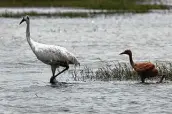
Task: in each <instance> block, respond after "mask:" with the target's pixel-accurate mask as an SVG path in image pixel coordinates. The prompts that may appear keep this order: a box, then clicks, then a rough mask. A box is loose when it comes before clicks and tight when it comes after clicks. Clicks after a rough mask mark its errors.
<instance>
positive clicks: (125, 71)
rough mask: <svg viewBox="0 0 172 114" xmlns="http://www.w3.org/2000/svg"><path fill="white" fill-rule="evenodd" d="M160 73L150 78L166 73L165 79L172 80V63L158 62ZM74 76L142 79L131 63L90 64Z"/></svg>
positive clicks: (157, 78)
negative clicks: (92, 65)
mask: <svg viewBox="0 0 172 114" xmlns="http://www.w3.org/2000/svg"><path fill="white" fill-rule="evenodd" d="M156 67H157V68H158V71H159V75H158V76H157V77H154V78H150V79H148V80H152V79H156V80H157V81H159V80H160V77H161V76H162V75H165V80H169V81H172V63H170V62H158V63H156ZM73 77H74V80H75V81H78V80H79V81H87V80H92V81H95V80H99V81H114V80H118V81H126V80H140V77H139V76H138V75H137V73H136V72H135V71H134V70H133V69H132V68H131V66H130V64H126V63H117V64H113V65H109V64H106V65H104V66H103V67H100V68H97V69H92V68H89V67H88V66H86V67H84V68H83V69H82V70H79V71H74V72H73Z"/></svg>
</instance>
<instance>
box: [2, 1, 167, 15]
mask: <svg viewBox="0 0 172 114" xmlns="http://www.w3.org/2000/svg"><path fill="white" fill-rule="evenodd" d="M144 1H147V0H36V1H33V0H1V4H0V7H72V8H86V9H99V10H108V11H107V12H99V13H98V12H92V13H91V12H89V13H71V12H69V13H36V12H30V13H29V14H28V15H32V16H36V15H37V16H40V15H42V16H68V17H88V16H90V15H95V14H102V13H104V14H111V13H124V12H132V13H144V12H148V11H150V10H152V9H168V6H166V5H163V4H142V3H143V2H144ZM20 15H24V14H23V13H18V14H12V13H4V14H1V16H4V17H12V16H13V17H19V16H20Z"/></svg>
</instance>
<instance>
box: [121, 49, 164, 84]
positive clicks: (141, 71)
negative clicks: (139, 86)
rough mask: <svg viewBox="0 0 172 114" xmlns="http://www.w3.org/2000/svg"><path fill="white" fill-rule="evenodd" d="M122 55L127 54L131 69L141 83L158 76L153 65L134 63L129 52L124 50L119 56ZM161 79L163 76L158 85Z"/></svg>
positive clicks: (149, 63)
mask: <svg viewBox="0 0 172 114" xmlns="http://www.w3.org/2000/svg"><path fill="white" fill-rule="evenodd" d="M122 54H127V55H128V56H129V60H130V64H131V66H132V68H133V69H134V70H135V71H136V72H137V74H138V75H139V76H140V78H141V81H142V83H144V82H145V79H146V78H149V77H155V76H158V70H157V69H156V68H155V65H154V64H152V63H151V62H143V63H134V62H133V58H132V52H131V50H125V51H124V52H122V53H120V55H122ZM163 78H164V75H163V76H162V78H161V79H160V81H159V83H161V82H162V80H163Z"/></svg>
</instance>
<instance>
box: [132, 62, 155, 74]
mask: <svg viewBox="0 0 172 114" xmlns="http://www.w3.org/2000/svg"><path fill="white" fill-rule="evenodd" d="M154 68H155V65H154V64H152V63H150V62H145V63H136V64H135V65H134V69H135V70H136V71H137V72H143V71H148V70H152V69H154Z"/></svg>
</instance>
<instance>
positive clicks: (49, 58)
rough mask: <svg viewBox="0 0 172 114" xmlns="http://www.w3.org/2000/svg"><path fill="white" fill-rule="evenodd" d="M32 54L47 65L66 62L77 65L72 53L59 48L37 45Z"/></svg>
mask: <svg viewBox="0 0 172 114" xmlns="http://www.w3.org/2000/svg"><path fill="white" fill-rule="evenodd" d="M35 47H36V46H35ZM34 53H35V55H36V56H37V58H38V59H39V60H41V61H42V62H44V63H47V64H49V63H52V64H53V62H54V63H55V62H68V63H69V64H75V65H78V64H79V62H78V60H77V59H76V57H75V56H74V55H73V54H72V53H70V52H69V51H67V50H66V48H63V47H60V46H54V45H45V44H39V46H38V45H37V47H36V49H35V52H34Z"/></svg>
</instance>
